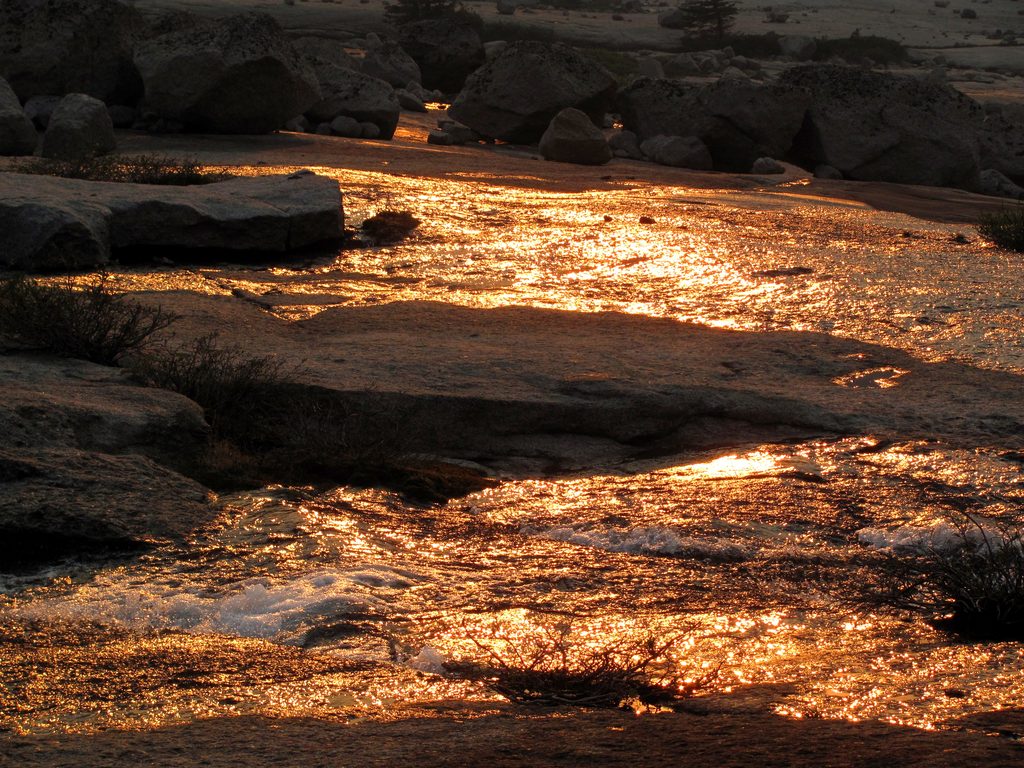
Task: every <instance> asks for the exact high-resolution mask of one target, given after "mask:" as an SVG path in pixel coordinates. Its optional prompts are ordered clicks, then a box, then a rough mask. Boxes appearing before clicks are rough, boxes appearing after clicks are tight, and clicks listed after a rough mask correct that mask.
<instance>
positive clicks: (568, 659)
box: [450, 622, 718, 707]
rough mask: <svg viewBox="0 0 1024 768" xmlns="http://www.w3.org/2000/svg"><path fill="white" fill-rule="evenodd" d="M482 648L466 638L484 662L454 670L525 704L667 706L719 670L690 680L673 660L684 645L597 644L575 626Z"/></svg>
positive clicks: (499, 637) (543, 628) (630, 640)
mask: <svg viewBox="0 0 1024 768" xmlns="http://www.w3.org/2000/svg"><path fill="white" fill-rule="evenodd" d="M491 635H492V636H493V637H494V638H495V639H494V640H491V641H488V642H484V641H482V640H480V639H479V638H478V637H477V636H476V635H475V634H473V633H467V637H468V640H469V642H470V643H471V644H472V645H473V646H474V647H475V648H476V649H477V650H478V651H479V652H480V655H481V656H482V658H481V659H480V660H477V661H471V662H457V663H455V664H452V665H450V667H451V671H453V672H455V673H457V674H460V675H461V676H463V677H466V678H468V679H477V680H481V681H483V682H484V683H485V684H486V685H487V686H488V687H490V688H491V689H492V690H494V691H495V692H497V693H499V694H501V695H502V696H504V697H505V698H507V699H509V700H510V701H514V702H518V703H523V704H544V705H573V706H587V707H618V706H622V705H624V704H626V703H629V702H640V703H642V704H645V705H661V704H666V703H671V702H673V701H676V700H679V699H682V698H685V697H687V696H690V695H692V694H693V693H695V692H697V691H698V690H701V689H703V688H706V687H707V686H709V685H710V684H711V683H712V682H714V680H715V679H716V678H717V676H718V668H717V667H716V668H713V669H711V670H706V671H703V672H702V673H701V674H700V675H699V676H698V677H697V678H696V679H684V678H683V676H682V674H681V673H680V672H679V671H678V665H677V663H676V662H677V660H676V659H675V658H673V652H674V651H675V650H676V648H677V645H678V641H679V638H678V637H672V638H668V639H665V638H657V637H655V636H653V635H649V636H646V637H643V638H639V639H637V638H634V637H627V638H621V639H610V640H607V641H603V642H599V643H595V642H594V640H593V638H588V637H585V636H584V635H583V633H581V632H576V631H574V629H573V626H572V624H571V623H569V622H563V623H558V624H550V623H549V624H541V625H539V626H538V627H537V628H536V632H535V633H533V634H530V635H527V636H525V637H516V636H514V635H511V634H510V633H507V632H504V631H501V629H500V628H499V629H498V631H496V632H492V633H491Z"/></svg>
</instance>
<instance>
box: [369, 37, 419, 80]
mask: <svg viewBox="0 0 1024 768" xmlns="http://www.w3.org/2000/svg"><path fill="white" fill-rule="evenodd" d="M362 70H363V72H364V73H365V74H367V75H369V76H370V77H376V78H377V79H378V80H383V81H384V82H386V83H388V84H389V85H391V86H392V87H394V88H404V87H405V86H406V85H408V84H409V83H418V82H420V81H421V79H422V77H421V75H420V67H419V64H417V63H416V61H415V60H414V59H413V58H412V56H410V55H409V54H408V53H406V52H405V50H404V49H403V48H402V46H400V45H399V44H398V43H396V42H394V41H393V40H377V41H375V42H373V43H372V44H371V45H370V46H369V47H368V48H367V50H366V57H365V58H364V59H363V65H362Z"/></svg>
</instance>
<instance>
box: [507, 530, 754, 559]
mask: <svg viewBox="0 0 1024 768" xmlns="http://www.w3.org/2000/svg"><path fill="white" fill-rule="evenodd" d="M524 532H526V531H524ZM532 535H534V536H539V537H540V538H544V539H551V540H553V541H564V542H566V543H568V544H577V545H580V546H585V547H595V548H597V549H603V550H605V551H606V552H625V553H632V554H643V555H661V556H665V557H691V558H698V559H705V560H719V561H736V560H747V559H749V558H750V557H752V555H753V553H752V551H751V550H750V549H748V548H747V547H744V546H741V545H740V544H737V543H736V542H734V541H730V540H728V539H719V538H695V537H693V536H683V535H681V534H680V533H679V532H678V531H676V530H674V529H672V528H667V527H665V526H660V525H652V526H649V527H645V528H631V529H629V530H624V531H623V530H615V529H608V530H604V531H601V530H577V529H575V528H571V527H562V528H549V529H548V530H546V531H534V532H532Z"/></svg>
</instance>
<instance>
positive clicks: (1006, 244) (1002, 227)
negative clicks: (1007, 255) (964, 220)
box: [978, 203, 1024, 251]
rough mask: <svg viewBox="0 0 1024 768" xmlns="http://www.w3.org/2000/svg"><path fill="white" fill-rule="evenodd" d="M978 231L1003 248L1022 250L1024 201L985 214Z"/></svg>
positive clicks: (1023, 246)
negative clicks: (1011, 206)
mask: <svg viewBox="0 0 1024 768" xmlns="http://www.w3.org/2000/svg"><path fill="white" fill-rule="evenodd" d="M978 232H980V233H981V236H982V237H984V238H987V239H988V240H991V241H992V242H993V243H995V244H996V245H1000V246H1002V247H1003V248H1008V249H1010V250H1011V251H1024V203H1021V204H1018V205H1016V206H1014V207H1013V208H1003V209H1002V210H1000V211H998V212H996V213H992V214H989V215H988V216H985V217H984V218H983V219H982V220H981V222H980V223H979V224H978Z"/></svg>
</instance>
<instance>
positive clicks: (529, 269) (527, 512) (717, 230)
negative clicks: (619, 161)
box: [0, 168, 1024, 732]
mask: <svg viewBox="0 0 1024 768" xmlns="http://www.w3.org/2000/svg"><path fill="white" fill-rule="evenodd" d="M251 170H252V171H253V172H256V169H251ZM273 170H277V169H274V168H260V169H258V171H259V172H266V171H273ZM323 170H328V171H329V172H333V173H336V174H337V175H338V176H339V178H340V179H341V180H342V183H343V185H344V187H345V189H346V190H348V191H349V194H348V196H347V198H346V208H347V214H348V216H349V217H350V220H355V221H358V220H359V219H360V218H362V217H363V216H366V215H368V214H370V213H372V212H374V211H375V210H378V209H381V208H385V207H391V208H404V209H410V210H412V211H413V212H414V213H416V215H418V216H419V217H420V218H421V219H423V222H424V223H423V225H422V226H421V228H420V229H419V230H418V232H417V233H416V234H415V235H414V236H413V237H412V238H411V239H410V240H408V241H406V242H405V243H402V244H400V245H396V246H391V247H386V248H379V249H372V248H371V249H365V250H348V251H343V252H341V253H340V254H332V255H326V256H325V257H323V258H320V259H316V260H313V261H311V262H310V263H308V264H306V265H303V266H302V267H294V268H282V267H274V268H268V269H243V268H236V267H229V266H211V267H195V268H190V269H185V268H161V269H138V270H126V271H123V272H119V273H117V274H115V275H113V276H112V279H113V280H114V282H115V283H116V284H119V285H120V286H122V287H125V288H131V289H136V290H154V291H161V290H172V289H180V288H188V289H192V290H199V291H204V292H211V293H220V294H227V293H230V292H231V291H232V290H236V289H242V290H244V291H248V292H251V293H254V294H258V295H260V296H262V297H263V298H264V299H266V300H267V301H269V302H270V303H272V304H273V311H274V312H275V313H277V314H279V315H280V316H282V317H285V318H302V317H308V316H310V315H311V314H314V313H316V312H318V311H321V310H322V309H323V308H325V307H329V306H351V305H365V304H373V303H381V302H390V301H398V300H412V299H429V300H435V301H445V302H454V303H458V304H464V305H469V306H479V307H489V306H502V305H508V304H525V305H531V306H538V307H550V308H560V309H571V310H579V311H595V310H616V311H625V312H631V313H642V314H648V315H654V316H668V317H674V318H679V319H683V320H692V321H695V322H700V323H706V324H709V325H715V326H722V327H731V328H743V329H752V330H758V329H778V328H791V329H808V330H816V331H826V332H830V333H835V334H841V335H844V336H850V337H854V338H858V339H861V340H865V341H872V342H878V343H882V344H887V345H891V346H896V347H900V348H903V349H907V350H909V351H911V352H913V353H914V354H917V355H919V356H921V357H923V358H926V359H950V358H956V359H961V360H966V361H970V362H973V363H974V364H977V365H980V366H983V367H990V368H999V369H1003V370H1009V371H1016V372H1024V346H1022V342H1021V335H1020V328H1021V322H1022V319H1024V296H1022V292H1021V288H1022V286H1024V262H1022V261H1021V260H1020V259H1019V258H1018V257H1013V256H1011V255H1010V254H1009V253H1007V252H1003V251H999V250H997V249H994V248H992V247H990V246H988V245H986V244H984V243H983V242H981V241H980V240H978V239H977V238H976V236H975V234H974V233H973V232H968V240H969V242H967V243H958V242H955V241H954V239H953V237H954V235H955V234H956V233H957V232H958V231H959V230H958V228H957V227H953V226H947V225H940V224H934V223H929V222H924V221H921V220H917V219H913V218H911V217H909V216H904V215H900V214H889V213H878V212H873V211H868V210H866V209H864V208H863V207H862V206H859V205H856V204H846V203H837V202H834V201H826V200H821V199H816V198H811V197H808V196H806V195H805V194H803V193H802V191H801V185H800V184H799V183H794V184H791V185H789V186H785V187H777V188H774V189H772V190H769V191H768V192H765V193H755V192H746V191H736V190H691V189H684V188H676V187H665V186H645V185H643V184H642V183H640V182H639V181H636V180H631V179H622V180H620V181H614V180H613V183H612V186H611V188H609V189H602V190H600V191H593V192H582V193H580V192H573V193H567V192H553V191H538V190H537V189H531V188H528V187H524V186H523V184H524V183H527V182H528V180H526V181H524V180H523V179H520V180H518V181H516V183H514V184H498V183H495V182H494V181H493V180H492V179H483V180H473V179H467V178H465V177H455V176H453V177H451V178H446V179H440V180H438V179H419V178H409V177H392V176H388V175H385V174H383V173H370V172H349V171H346V172H339V171H332V170H331V169H323ZM640 216H647V217H650V218H652V219H653V222H651V223H641V222H640ZM794 268H799V269H794ZM779 270H785V271H783V272H779ZM898 374H899V372H898V371H889V370H887V371H879V372H877V376H876V377H875V378H876V380H877V381H876V383H878V384H879V385H884V384H885V383H886V382H891V381H894V377H898ZM665 463H666V462H665V461H664V460H662V461H661V463H660V464H659V465H658V467H655V466H653V465H650V466H645V465H643V464H637V465H634V466H630V467H625V468H621V467H619V468H616V469H615V471H614V472H612V471H611V470H610V469H602V468H596V469H595V471H594V472H593V473H591V474H588V475H585V476H579V477H570V478H563V479H551V480H530V481H512V482H506V483H504V484H502V485H501V486H500V487H498V488H495V489H491V490H488V491H485V492H481V493H478V494H474V495H472V496H469V497H467V498H465V499H462V500H458V501H454V502H452V503H450V504H448V505H447V506H445V507H443V508H429V509H428V508H418V507H413V506H410V505H409V504H407V503H405V502H403V501H401V500H400V499H398V498H397V497H395V496H393V495H391V494H388V493H384V492H380V491H356V490H351V489H335V490H331V491H328V492H318V491H314V490H312V489H301V488H270V489H262V490H258V491H254V492H251V493H243V494H237V495H235V496H230V497H225V498H223V499H222V500H221V501H222V505H223V516H222V519H221V521H220V523H219V524H218V525H217V526H216V527H215V528H214V529H213V530H212V531H210V532H207V533H205V534H203V535H201V536H197V537H196V539H195V540H194V541H193V542H191V544H190V545H189V546H188V547H186V548H183V549H181V550H169V551H167V550H165V551H156V552H153V553H150V554H147V555H145V556H143V557H141V558H139V559H138V560H135V561H132V562H131V563H128V564H117V563H107V564H103V565H100V566H99V567H97V566H96V565H95V564H92V565H82V566H75V565H68V566H67V567H66V568H65V569H63V570H60V569H58V571H57V572H54V571H50V572H46V573H42V574H36V575H34V576H30V577H24V576H21V577H17V578H14V577H2V578H0V590H2V591H3V592H5V593H6V594H7V597H6V598H3V597H0V601H2V602H0V611H2V614H3V622H2V623H3V624H4V625H7V626H14V627H18V626H31V625H32V624H33V622H40V621H43V622H53V621H61V622H64V623H63V624H62V625H61V626H71V627H72V630H71V631H72V633H73V634H74V633H75V632H80V633H83V635H82V636H84V630H75V629H74V627H85V626H92V623H93V622H99V623H100V625H102V626H103V627H106V628H108V629H104V630H103V631H104V632H107V631H110V632H115V631H116V633H118V634H116V637H114V638H113V639H111V638H109V637H107V636H105V635H104V637H105V638H106V639H104V640H103V647H104V648H109V649H113V650H111V651H110V652H111V653H112V654H114V656H113V657H114V658H116V659H119V660H120V662H118V663H114V664H112V665H111V664H108V665H107V666H106V667H103V672H102V675H103V676H106V677H107V678H108V679H109V680H112V681H113V682H112V683H111V684H112V685H114V686H115V687H117V686H120V688H121V692H119V693H118V694H117V695H116V696H115V695H113V694H112V695H111V699H110V702H112V703H110V702H108V703H107V704H105V705H104V706H102V707H97V706H95V704H94V703H92V702H91V701H90V693H89V691H90V690H91V689H90V686H91V685H93V686H94V685H95V682H93V683H89V679H88V675H84V673H83V675H84V679H78V678H73V676H72V677H66V678H65V677H60V676H59V675H58V673H57V672H56V671H53V670H51V671H50V672H48V673H47V674H51V675H56V676H57V677H55V678H54V679H55V680H59V682H57V683H53V684H51V685H50V686H49V688H48V689H47V690H37V691H36V692H35V694H34V695H35V696H36V698H35V699H33V701H34V702H35V704H31V705H28V706H25V705H24V704H23V703H22V704H19V702H18V701H16V700H15V701H12V696H13V697H14V698H15V699H16V698H17V697H16V695H15V694H12V693H11V692H10V690H9V691H8V692H7V693H5V694H4V696H6V697H7V698H6V700H2V699H0V726H5V727H10V728H14V729H16V730H20V731H55V732H60V731H65V730H68V731H76V730H85V731H88V730H90V729H95V728H102V727H109V726H118V727H128V728H135V727H140V728H141V727H152V726H155V725H159V724H164V723H171V722H180V721H182V720H189V719H192V718H196V717H205V716H210V715H214V714H233V713H239V712H266V713H291V714H302V713H311V714H316V713H323V712H339V711H348V710H358V711H360V712H371V713H376V714H386V713H387V712H388V711H390V710H393V709H394V708H396V707H399V706H401V705H403V704H404V703H408V702H423V701H432V700H437V699H467V700H468V699H477V698H489V697H490V698H493V697H494V696H495V694H493V693H489V692H488V691H487V689H485V688H484V687H482V686H481V685H480V684H477V683H470V682H462V681H457V680H452V679H449V678H447V677H445V676H443V675H441V676H438V675H435V674H433V673H434V672H437V671H441V670H440V668H439V667H438V661H439V660H447V661H454V660H459V659H465V658H472V657H479V655H480V644H483V645H484V646H487V647H492V648H499V649H500V648H504V649H505V650H504V651H500V652H508V647H509V644H511V645H513V646H514V645H515V644H516V643H526V642H528V639H529V638H530V637H534V636H536V634H537V632H538V631H539V630H540V629H541V628H543V627H549V626H551V625H552V623H553V622H554V623H559V622H561V623H565V622H569V623H570V624H571V632H572V633H573V637H576V638H578V639H579V642H580V643H581V644H582V645H586V644H587V643H590V644H591V645H593V644H594V643H597V644H598V645H600V643H601V642H606V641H607V640H608V639H609V638H622V637H628V636H636V637H643V636H645V635H647V634H649V633H650V634H654V635H657V636H659V637H667V636H675V635H679V636H680V643H679V644H678V646H677V649H676V651H675V652H674V655H673V657H672V660H671V662H672V663H673V664H676V665H677V666H678V668H679V669H680V670H682V672H683V673H684V675H690V676H691V677H699V676H700V675H701V674H702V671H706V670H707V669H708V668H709V667H714V666H720V667H721V674H720V676H719V677H718V679H717V680H716V681H715V682H714V683H713V684H712V686H711V690H712V691H715V692H725V693H728V692H730V691H740V690H746V689H748V687H749V686H751V685H771V686H775V688H774V689H772V690H774V693H772V694H771V696H770V697H769V699H767V700H766V701H765V704H764V705H765V706H767V707H770V708H772V709H774V710H775V711H778V712H779V713H782V714H787V715H792V716H822V717H837V718H846V719H854V720H855V719H864V718H880V719H884V720H889V721H892V722H898V723H906V724H912V725H917V726H920V727H928V728H930V727H935V726H936V725H937V724H941V723H942V722H943V721H947V720H949V719H951V718H956V717H960V716H964V715H967V714H971V713H974V712H980V711H986V710H990V709H997V708H1001V707H1006V706H1011V705H1019V703H1020V701H1021V700H1022V699H1024V674H1022V672H1024V649H1022V648H1021V646H1020V645H1019V644H1012V643H1003V644H994V643H990V644H976V645H958V644H954V643H951V642H950V641H949V640H948V638H946V637H945V636H943V635H941V634H940V633H938V632H936V631H935V630H932V629H931V628H929V627H928V626H927V625H925V624H924V623H923V622H921V621H919V620H914V619H910V618H908V617H900V616H891V615H881V614H874V613H872V612H871V611H870V610H868V609H865V608H858V607H856V605H855V604H853V603H851V602H850V601H849V600H848V597H849V596H850V595H851V594H853V593H855V592H856V588H857V585H858V584H859V583H861V582H862V581H863V579H864V573H863V571H861V570H860V567H859V566H857V565H856V563H855V559H856V556H857V555H858V554H860V553H862V552H863V551H864V550H865V549H866V548H869V547H872V546H874V547H878V546H881V547H885V546H888V545H890V544H892V543H893V542H894V541H898V542H904V543H906V542H907V541H914V540H925V541H935V540H937V538H941V537H943V536H945V535H948V528H946V527H943V525H944V522H943V521H945V520H947V518H948V517H949V516H951V515H953V516H955V515H956V514H958V513H962V512H964V511H967V512H970V513H971V514H974V515H978V516H983V517H986V518H992V519H996V520H1002V521H1020V517H1021V515H1020V512H1021V502H1022V500H1024V481H1022V479H1021V473H1020V464H1019V463H1017V461H1016V460H1015V459H1014V457H1012V456H1001V455H1000V454H999V453H998V452H997V451H995V450H993V449H991V448H988V447H986V446H984V445H981V446H978V447H977V449H976V450H974V451H967V450H953V449H951V448H948V447H945V446H943V445H941V444H938V443H928V442H904V443H897V444H894V445H891V446H888V447H885V446H874V447H873V446H872V441H871V439H870V438H857V439H844V440H836V441H815V442H808V443H804V444H794V445H785V446H771V445H768V446H757V447H754V446H752V447H750V449H749V450H740V451H736V452H734V453H730V454H728V455H725V456H721V455H717V456H716V455H707V456H699V457H694V456H680V457H678V460H677V461H676V462H668V463H670V464H671V463H675V464H676V466H671V467H669V468H665ZM68 622H70V624H68ZM109 628H114V629H109ZM237 638H252V639H253V641H252V642H250V641H244V642H243V641H240V640H237ZM256 641H260V642H256ZM83 642H84V641H83ZM90 642H91V641H90ZM53 643H54V648H51V649H49V650H46V651H45V652H44V655H45V654H47V653H48V654H51V655H52V654H54V653H57V654H58V655H59V652H58V650H55V649H56V648H57V646H59V645H60V642H59V641H56V640H55V641H53ZM247 643H248V644H247ZM267 643H269V645H267ZM168 644H170V645H172V646H174V648H173V649H172V650H173V653H179V654H185V656H186V657H188V658H191V656H189V655H188V654H195V656H196V658H197V659H202V658H207V657H210V658H218V657H217V654H218V653H225V654H228V657H229V658H230V659H232V660H234V661H233V662H232V663H233V664H234V666H233V667H232V670H233V671H232V672H230V673H228V672H225V671H223V670H221V671H216V670H215V671H213V672H210V673H209V675H210V679H211V680H213V682H209V683H208V684H204V686H198V687H190V686H183V685H182V684H181V681H180V679H178V678H173V679H163V678H160V679H156V680H151V679H149V678H146V679H145V680H142V681H140V680H139V675H140V672H139V669H138V667H140V666H144V665H145V664H146V663H147V662H146V661H145V660H147V659H151V658H155V656H158V655H160V654H162V653H170V652H171V651H169V650H168V647H167V646H168ZM44 645H45V643H44ZM74 645H75V644H74V643H70V644H68V647H70V648H71V650H70V651H67V653H69V654H70V655H69V656H68V659H67V664H68V665H69V666H70V667H72V668H77V667H81V668H84V669H89V668H90V665H93V664H97V663H99V662H97V661H95V659H94V658H93V657H92V656H91V655H90V653H88V652H85V651H75V650H74ZM292 647H294V648H307V649H308V650H306V651H304V652H302V653H298V655H294V654H293V655H292V656H288V657H287V658H286V659H285V660H281V659H279V658H278V657H277V656H274V655H273V653H276V652H272V651H269V650H267V649H268V648H292ZM424 649H426V650H424ZM60 652H63V651H60ZM27 653H28V652H27V651H25V650H24V648H22V647H21V646H19V644H18V643H17V642H8V643H6V644H3V645H0V654H3V655H4V656H5V657H6V659H7V662H8V663H13V662H12V660H15V661H17V663H18V664H22V665H25V664H28V665H29V666H31V665H32V663H34V662H32V661H31V660H26V659H27V656H26V654H27ZM282 653H284V651H282ZM289 653H291V652H289ZM296 653H297V652H296ZM132 654H135V655H136V656H137V657H138V659H142V661H138V660H136V661H135V662H132V661H131V659H132V658H133V656H132ZM267 654H270V656H267ZM29 655H31V654H29ZM125 659H128V661H125ZM246 660H248V661H246ZM325 660H326V661H325ZM0 661H2V659H0ZM242 662H245V663H244V664H243V671H242V672H239V671H238V665H237V664H238V663H242ZM204 663H206V662H203V661H201V660H199V661H195V664H196V665H198V667H199V668H201V669H202V668H204ZM275 665H281V669H282V670H284V671H282V672H281V673H280V676H275V673H274V671H273V670H275V669H277V668H278V667H277V666H275ZM332 665H334V666H332ZM229 666H231V665H229ZM261 670H263V671H262V672H261ZM417 670H418V671H417ZM43 678H44V680H45V674H44V676H43ZM125 691H127V693H125Z"/></svg>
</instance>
